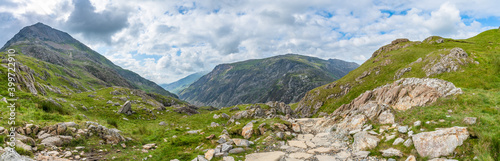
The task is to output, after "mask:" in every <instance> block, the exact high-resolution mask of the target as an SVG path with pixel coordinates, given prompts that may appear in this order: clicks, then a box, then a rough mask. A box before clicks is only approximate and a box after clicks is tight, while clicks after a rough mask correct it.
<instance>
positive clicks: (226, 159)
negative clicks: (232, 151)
mask: <svg viewBox="0 0 500 161" xmlns="http://www.w3.org/2000/svg"><path fill="white" fill-rule="evenodd" d="M222 161H234V158H233V157H232V156H225V157H224V158H222Z"/></svg>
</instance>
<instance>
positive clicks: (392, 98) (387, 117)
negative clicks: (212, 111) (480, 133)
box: [193, 78, 476, 161]
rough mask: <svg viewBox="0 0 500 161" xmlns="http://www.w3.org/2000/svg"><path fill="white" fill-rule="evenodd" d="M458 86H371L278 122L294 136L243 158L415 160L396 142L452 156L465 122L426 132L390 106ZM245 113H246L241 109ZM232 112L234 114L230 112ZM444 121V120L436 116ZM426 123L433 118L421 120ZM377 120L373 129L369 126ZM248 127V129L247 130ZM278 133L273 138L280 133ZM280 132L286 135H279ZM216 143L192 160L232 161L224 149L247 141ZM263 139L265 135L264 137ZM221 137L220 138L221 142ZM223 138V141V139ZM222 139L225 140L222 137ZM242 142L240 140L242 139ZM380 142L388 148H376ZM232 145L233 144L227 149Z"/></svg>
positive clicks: (409, 81) (429, 99)
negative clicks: (326, 107) (400, 120)
mask: <svg viewBox="0 0 500 161" xmlns="http://www.w3.org/2000/svg"><path fill="white" fill-rule="evenodd" d="M461 93H462V91H461V89H460V88H456V87H455V86H454V85H453V83H450V82H446V81H443V80H439V79H419V78H404V79H400V80H397V81H395V82H394V83H393V84H388V85H385V86H382V87H379V88H376V89H374V90H371V91H367V92H365V93H363V94H361V95H360V96H359V97H357V98H356V99H354V100H353V101H352V102H351V103H349V104H345V105H343V106H341V107H340V108H338V109H337V110H336V111H335V112H334V113H332V114H331V115H329V116H325V117H323V118H300V119H294V118H290V119H287V120H288V121H289V122H290V123H291V126H290V127H281V128H280V127H279V126H278V129H281V131H285V133H287V134H290V135H292V136H295V137H294V138H293V139H292V140H288V141H286V142H284V141H278V142H277V143H276V144H274V145H275V146H276V148H272V147H271V148H268V149H266V150H265V151H267V152H256V153H252V154H248V155H246V156H245V160H246V161H265V160H269V161H274V160H276V161H278V160H280V161H281V160H290V161H294V160H311V161H313V160H314V161H316V160H318V161H330V160H395V159H392V158H390V157H400V158H403V157H404V158H407V159H406V160H407V161H411V160H416V157H415V156H413V155H410V156H404V153H403V152H402V151H401V150H398V148H397V147H398V146H400V145H403V146H405V147H407V148H413V147H414V148H415V150H416V151H417V152H418V154H419V155H420V156H422V157H427V158H429V159H431V160H434V161H438V160H453V159H447V158H446V157H452V156H453V155H452V154H453V152H454V150H455V148H457V147H458V146H460V145H462V144H463V142H464V140H466V139H467V138H468V137H469V132H468V130H467V128H465V127H450V128H443V129H436V130H435V131H427V130H426V129H423V128H420V127H421V125H422V122H423V121H425V120H422V121H417V122H414V123H413V124H411V125H398V124H396V123H394V115H395V114H396V111H401V110H407V109H410V108H412V107H415V106H426V105H429V104H431V103H433V102H435V101H436V100H437V99H438V98H442V97H447V96H450V95H456V94H461ZM245 112H249V113H251V112H250V110H249V111H245ZM233 117H234V116H233ZM475 119H476V118H466V119H465V120H464V121H465V122H466V123H467V124H475ZM440 121H444V120H440ZM425 123H426V124H432V123H435V122H434V121H425ZM375 124H377V125H381V126H380V127H379V128H378V130H377V131H375V130H374V128H373V127H374V125H375ZM252 127H253V124H252V123H249V124H247V125H246V126H245V127H244V128H243V129H242V136H244V137H245V138H250V136H249V135H252V134H251V133H250V134H249V132H248V129H252ZM250 131H251V130H250ZM281 135H283V133H282V132H278V133H276V137H278V138H279V137H283V136H281ZM285 135H286V134H285ZM220 138H221V139H220V140H219V143H221V144H220V145H219V146H217V147H216V148H215V149H209V150H207V152H206V153H205V156H201V155H200V156H198V157H197V158H195V159H193V160H198V161H203V160H211V159H212V158H213V157H223V159H222V160H227V161H231V160H235V159H234V158H233V157H230V156H227V155H228V153H234V152H241V151H244V150H243V148H236V147H241V146H242V147H245V146H248V145H249V144H252V142H251V141H248V140H243V141H242V139H232V140H231V139H230V138H228V136H227V135H226V134H222V135H221V136H220ZM267 139H269V138H266V140H267ZM221 140H222V141H221ZM227 140H229V141H227ZM226 141H227V142H226ZM242 142H244V143H243V144H242ZM382 142H385V143H387V142H388V143H390V144H391V145H393V146H394V147H386V148H379V147H377V146H378V145H379V144H381V143H382ZM233 146H234V148H233ZM373 149H379V152H380V154H381V155H382V156H383V157H389V159H386V158H380V156H378V157H377V156H370V155H371V153H372V152H370V150H373Z"/></svg>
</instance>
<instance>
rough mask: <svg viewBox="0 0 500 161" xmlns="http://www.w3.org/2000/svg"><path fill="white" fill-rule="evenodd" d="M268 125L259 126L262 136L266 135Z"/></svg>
mask: <svg viewBox="0 0 500 161" xmlns="http://www.w3.org/2000/svg"><path fill="white" fill-rule="evenodd" d="M265 126H266V123H262V124H260V125H259V132H260V135H264V134H265V133H266V127H265Z"/></svg>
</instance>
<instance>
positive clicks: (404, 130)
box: [398, 126, 408, 134]
mask: <svg viewBox="0 0 500 161" xmlns="http://www.w3.org/2000/svg"><path fill="white" fill-rule="evenodd" d="M398 131H399V132H400V133H403V134H404V133H407V132H408V126H399V127H398Z"/></svg>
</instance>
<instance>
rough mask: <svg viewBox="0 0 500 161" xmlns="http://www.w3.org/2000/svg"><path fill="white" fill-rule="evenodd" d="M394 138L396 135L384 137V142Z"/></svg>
mask: <svg viewBox="0 0 500 161" xmlns="http://www.w3.org/2000/svg"><path fill="white" fill-rule="evenodd" d="M394 138H396V135H389V136H386V137H385V141H386V142H387V141H389V140H392V139H394Z"/></svg>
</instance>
